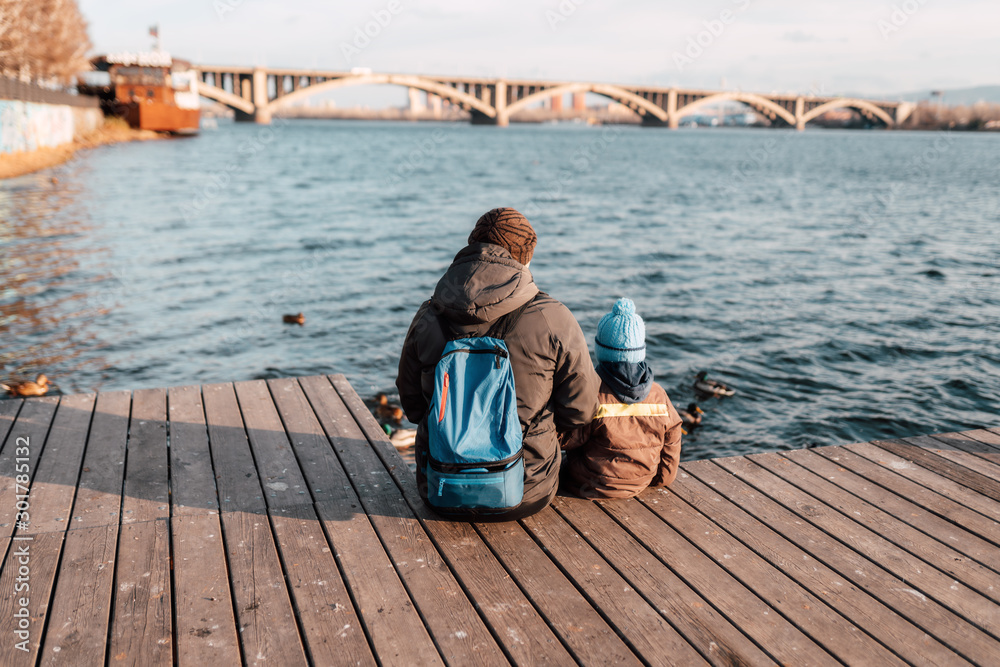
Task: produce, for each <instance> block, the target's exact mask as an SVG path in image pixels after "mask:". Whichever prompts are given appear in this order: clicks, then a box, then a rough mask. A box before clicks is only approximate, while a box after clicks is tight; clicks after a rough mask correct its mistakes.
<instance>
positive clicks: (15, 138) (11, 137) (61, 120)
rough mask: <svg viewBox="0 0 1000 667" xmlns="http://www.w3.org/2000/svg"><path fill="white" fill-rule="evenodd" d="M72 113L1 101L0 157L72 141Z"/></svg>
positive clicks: (55, 107)
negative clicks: (4, 154) (5, 154)
mask: <svg viewBox="0 0 1000 667" xmlns="http://www.w3.org/2000/svg"><path fill="white" fill-rule="evenodd" d="M74 125H75V123H74V119H73V109H71V108H70V107H68V106H63V105H55V104H38V103H36V102H21V101H19V100H0V153H17V152H19V151H34V150H37V149H39V148H45V147H48V146H58V145H59V144H65V143H68V142H70V141H73V134H74V132H73V128H74Z"/></svg>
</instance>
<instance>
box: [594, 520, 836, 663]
mask: <svg viewBox="0 0 1000 667" xmlns="http://www.w3.org/2000/svg"><path fill="white" fill-rule="evenodd" d="M600 505H601V507H602V508H603V509H604V511H605V512H607V513H608V514H610V515H611V516H612V517H613V518H615V519H616V520H617V521H618V522H619V523H620V524H621V525H622V526H624V527H625V529H626V530H628V531H629V533H631V534H632V535H634V536H635V539H637V540H639V542H641V543H642V544H644V545H645V546H646V548H647V549H649V550H650V551H651V552H652V553H654V554H655V555H656V556H657V557H658V558H659V559H660V560H661V561H663V562H664V563H667V562H669V564H670V567H671V569H673V570H674V571H675V572H676V573H677V574H678V576H680V577H681V578H682V579H684V581H686V582H687V583H688V585H689V586H691V587H692V588H694V589H695V590H696V591H698V593H699V594H700V595H702V596H703V597H704V598H705V599H706V600H708V602H709V603H710V604H712V606H714V607H715V608H716V609H718V610H719V611H720V612H721V613H723V614H724V615H725V616H726V617H727V618H729V619H730V620H731V621H732V622H733V624H735V625H736V626H737V627H739V628H740V629H741V630H742V631H743V632H744V633H746V634H747V635H748V636H749V637H750V638H751V639H753V640H755V641H756V643H757V644H758V645H760V646H762V647H764V648H765V650H767V652H768V653H770V654H771V655H772V656H773V657H774V658H776V659H777V660H778V661H779V662H783V663H786V664H796V665H805V664H810V665H827V664H835V663H836V660H834V659H833V658H832V657H831V656H829V655H828V654H827V653H826V652H825V651H823V650H822V648H821V647H820V646H819V645H817V644H816V643H815V642H814V641H813V640H811V639H810V638H809V637H807V636H806V635H805V634H803V633H802V631H801V630H799V629H798V628H796V627H795V626H794V625H792V624H791V623H789V622H788V621H787V620H786V619H785V618H784V617H782V616H781V615H780V612H777V610H776V609H774V608H773V607H771V606H770V605H768V604H767V603H766V602H765V601H763V600H761V599H760V598H759V597H757V595H756V594H755V593H754V591H751V590H748V589H747V588H746V587H745V586H743V584H741V583H740V582H739V581H738V580H737V579H736V578H734V577H733V576H732V575H730V574H729V573H728V572H727V571H726V570H724V569H723V568H721V567H719V566H718V565H716V564H715V563H714V562H713V561H711V560H710V559H708V558H706V557H705V555H704V554H703V553H701V551H700V550H698V549H697V548H695V547H694V546H692V545H691V544H690V543H689V542H688V541H687V540H686V539H685V538H684V536H683V535H679V534H678V533H677V532H675V531H674V530H672V529H670V528H668V527H667V526H666V525H665V524H664V523H663V521H661V520H660V519H659V518H658V517H657V516H655V515H654V514H652V513H651V512H650V511H649V510H648V509H647V508H646V507H644V506H643V505H642V504H641V503H639V502H638V501H636V500H627V501H619V502H604V501H602V502H600Z"/></svg>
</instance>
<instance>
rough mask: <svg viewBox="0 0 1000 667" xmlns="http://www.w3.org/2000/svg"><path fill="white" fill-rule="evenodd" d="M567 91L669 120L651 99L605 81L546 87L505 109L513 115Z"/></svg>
mask: <svg viewBox="0 0 1000 667" xmlns="http://www.w3.org/2000/svg"><path fill="white" fill-rule="evenodd" d="M566 93H594V94H596V95H602V96H604V97H607V98H610V99H612V100H614V101H615V102H620V103H622V104H624V105H626V106H628V107H632V108H635V109H636V110H637V111H638V110H639V109H642V110H643V111H645V112H646V113H648V114H651V115H653V116H655V117H656V118H658V119H660V120H662V121H664V122H666V120H667V112H666V111H665V110H664V109H661V108H660V107H658V106H656V105H655V104H653V103H652V102H650V101H649V100H647V99H645V98H643V97H639V96H638V95H636V94H635V93H631V92H629V91H627V90H625V89H624V88H619V87H618V86H612V85H608V84H603V83H566V84H563V85H561V86H553V87H552V88H546V89H544V90H540V91H538V92H537V93H532V94H531V95H528V96H527V97H522V98H521V99H519V100H518V101H517V102H514V103H513V104H511V105H510V106H508V107H507V108H506V109H505V113H507V114H508V115H513V114H515V113H517V112H518V111H521V110H522V109H524V108H525V107H528V106H530V105H531V104H534V103H535V102H539V101H541V100H544V99H545V98H548V97H554V96H556V95H564V94H566ZM639 113H640V115H641V114H642V112H641V111H640V112H639Z"/></svg>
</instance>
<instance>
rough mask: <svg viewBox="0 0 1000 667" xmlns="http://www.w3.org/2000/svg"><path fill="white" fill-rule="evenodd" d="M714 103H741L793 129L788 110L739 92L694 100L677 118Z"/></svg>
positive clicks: (760, 98) (792, 117) (793, 123)
mask: <svg viewBox="0 0 1000 667" xmlns="http://www.w3.org/2000/svg"><path fill="white" fill-rule="evenodd" d="M716 102H742V103H743V104H746V105H747V106H749V107H752V108H754V109H756V110H757V111H762V112H764V113H767V112H771V113H773V114H774V115H775V116H778V117H779V118H781V119H782V120H783V121H785V122H786V123H788V124H789V125H791V126H792V127H795V114H794V113H792V112H791V111H789V110H788V109H786V108H784V107H782V106H780V105H778V104H775V103H774V102H772V101H771V100H769V99H767V98H766V97H761V96H760V95H754V94H753V93H741V92H735V91H733V92H724V93H716V94H715V95H709V96H708V97H703V98H701V99H700V100H695V101H694V102H689V103H688V104H685V105H684V106H682V107H680V108H679V109H677V116H678V118H679V117H681V116H686V115H688V114H690V113H694V112H695V111H697V110H698V109H700V108H701V107H706V106H710V105H712V104H715V103H716Z"/></svg>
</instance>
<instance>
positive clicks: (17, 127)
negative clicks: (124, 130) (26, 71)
mask: <svg viewBox="0 0 1000 667" xmlns="http://www.w3.org/2000/svg"><path fill="white" fill-rule="evenodd" d="M103 121H104V115H103V114H102V113H101V109H100V104H99V103H98V101H97V99H96V98H94V97H87V96H85V95H74V94H71V93H67V92H63V91H59V90H50V89H48V88H44V87H41V86H37V85H35V84H33V83H29V82H24V81H18V80H16V79H10V78H7V77H0V154H3V153H18V152H21V151H34V150H38V149H39V148H46V147H49V146H58V145H60V144H65V143H68V142H70V141H73V140H74V139H80V138H81V137H84V136H86V135H88V134H90V133H91V132H93V131H94V130H96V129H97V128H98V127H100V126H101V123H103Z"/></svg>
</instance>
